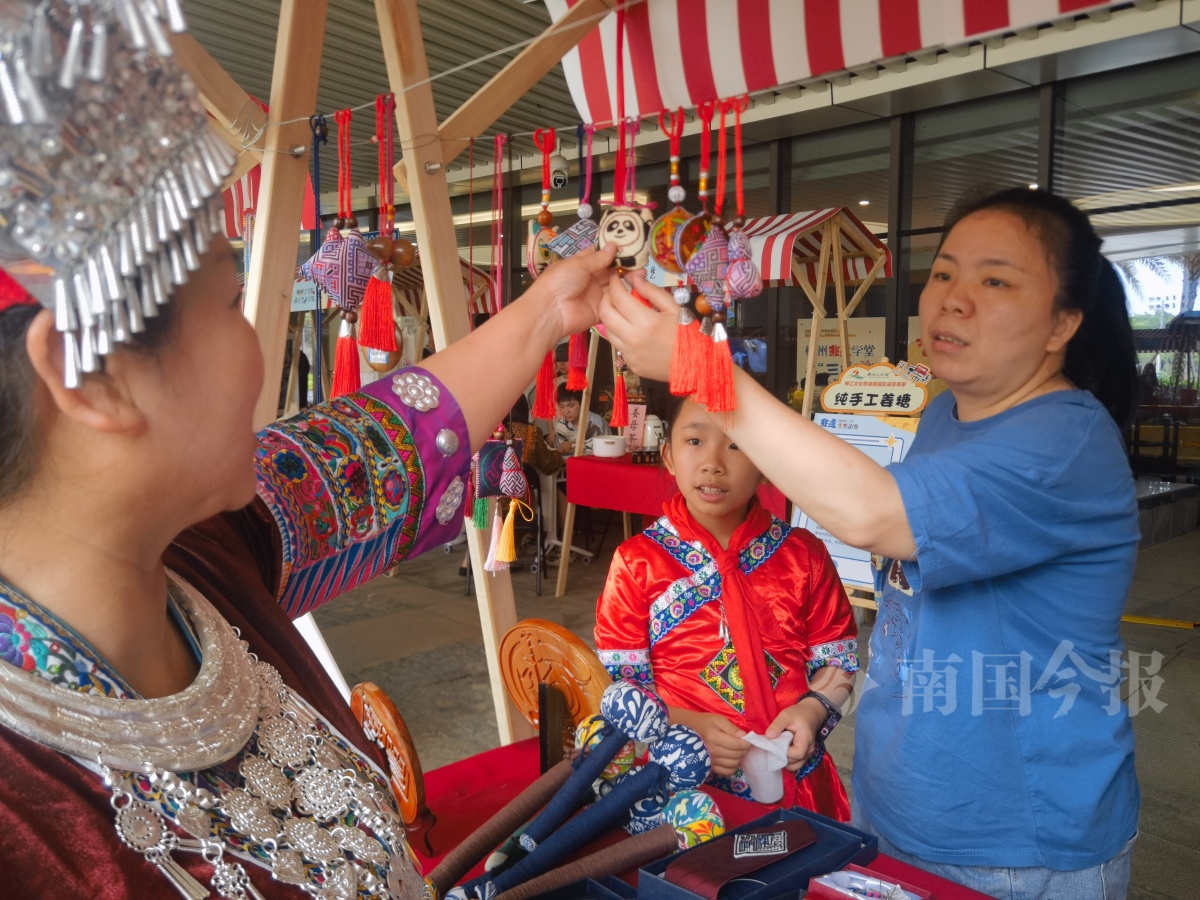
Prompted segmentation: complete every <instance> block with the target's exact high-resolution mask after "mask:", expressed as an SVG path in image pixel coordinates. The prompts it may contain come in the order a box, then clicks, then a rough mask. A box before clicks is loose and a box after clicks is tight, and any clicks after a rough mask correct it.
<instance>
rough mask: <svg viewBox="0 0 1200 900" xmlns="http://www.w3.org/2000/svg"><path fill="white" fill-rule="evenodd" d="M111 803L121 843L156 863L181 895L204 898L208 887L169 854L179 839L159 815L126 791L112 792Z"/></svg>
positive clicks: (192, 898) (178, 843) (189, 899)
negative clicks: (115, 813) (115, 809)
mask: <svg viewBox="0 0 1200 900" xmlns="http://www.w3.org/2000/svg"><path fill="white" fill-rule="evenodd" d="M126 800H127V801H128V802H126V803H125V805H124V806H120V805H119V804H120V803H122V802H124V801H126ZM113 805H114V807H116V808H117V835H118V837H120V838H121V841H122V843H124V844H125V845H126V846H128V847H130V848H132V849H134V850H136V851H137V852H138V853H140V854H142V856H143V857H145V859H146V861H147V862H149V863H151V864H153V865H155V866H157V867H158V869H159V870H160V871H161V872H162V873H163V874H164V875H166V876H167V878H168V879H169V880H170V882H171V884H172V886H173V887H174V888H175V890H176V891H178V892H179V895H180V896H181V897H184V898H186V900H204V898H205V897H208V896H209V891H208V888H206V887H205V886H204V885H202V884H201V883H200V882H199V881H197V880H196V879H195V878H193V877H192V876H191V875H190V874H189V873H188V871H187V870H186V869H185V868H183V866H181V865H179V863H178V862H176V861H175V858H174V857H172V856H171V851H172V850H174V849H175V848H176V847H178V846H179V845H180V840H179V837H178V836H177V835H176V834H175V833H174V832H173V831H171V830H170V829H168V828H167V823H166V822H165V821H163V817H162V816H160V815H159V814H158V813H157V812H155V811H154V810H153V809H151V808H150V807H148V806H146V805H145V804H143V803H138V802H137V801H134V800H133V799H132V798H131V797H130V795H129V794H114V795H113ZM197 849H199V845H198V844H197Z"/></svg>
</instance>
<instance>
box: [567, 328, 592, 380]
mask: <svg viewBox="0 0 1200 900" xmlns="http://www.w3.org/2000/svg"><path fill="white" fill-rule="evenodd" d="M569 350H570V352H569V355H568V357H567V366H568V368H567V390H568V391H582V390H584V389H586V388H587V358H588V348H587V335H586V334H573V335H571V342H570V345H569Z"/></svg>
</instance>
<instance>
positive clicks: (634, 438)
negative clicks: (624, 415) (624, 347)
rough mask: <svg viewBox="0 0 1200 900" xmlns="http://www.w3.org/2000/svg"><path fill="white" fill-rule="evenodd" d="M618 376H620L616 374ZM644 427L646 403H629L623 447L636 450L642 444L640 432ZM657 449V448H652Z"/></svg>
mask: <svg viewBox="0 0 1200 900" xmlns="http://www.w3.org/2000/svg"><path fill="white" fill-rule="evenodd" d="M617 377H618V378H619V377H620V376H617ZM645 429H646V404H645V403H630V404H629V424H628V425H626V426H625V448H626V449H627V450H636V449H638V448H640V447H641V446H642V433H643V432H644V431H645ZM654 449H657V448H654Z"/></svg>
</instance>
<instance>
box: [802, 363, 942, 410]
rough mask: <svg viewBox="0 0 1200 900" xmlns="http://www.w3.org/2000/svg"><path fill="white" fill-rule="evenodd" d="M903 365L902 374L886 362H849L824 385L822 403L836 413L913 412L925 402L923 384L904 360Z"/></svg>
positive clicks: (923, 406)
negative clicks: (862, 364)
mask: <svg viewBox="0 0 1200 900" xmlns="http://www.w3.org/2000/svg"><path fill="white" fill-rule="evenodd" d="M905 367H906V369H905V371H906V374H901V373H900V371H899V370H898V369H897V368H896V366H893V365H890V364H889V363H876V364H875V365H873V366H870V367H869V368H868V367H867V366H851V367H850V368H849V369H847V370H846V371H845V372H843V373H842V374H841V376H840V377H839V378H838V380H837V381H835V382H834V383H833V384H831V385H829V387H827V388H825V390H824V391H823V392H822V394H821V405H822V406H823V407H824V408H825V409H826V411H828V412H835V413H868V414H870V415H876V416H915V415H916V414H917V413H919V412H920V411H921V410H922V409H924V408H925V404H926V402H927V396H926V391H925V385H924V384H922V383H919V382H917V381H915V380H914V377H916V373H913V372H908V369H909V368H910V367H909V366H908V364H907V363H905ZM923 374H924V375H927V374H928V373H927V372H926V373H923Z"/></svg>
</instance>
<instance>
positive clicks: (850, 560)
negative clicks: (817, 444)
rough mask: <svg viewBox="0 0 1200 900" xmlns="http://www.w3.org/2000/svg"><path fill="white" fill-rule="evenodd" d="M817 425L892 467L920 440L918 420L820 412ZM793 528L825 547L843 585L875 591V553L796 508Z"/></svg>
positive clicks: (873, 458)
mask: <svg viewBox="0 0 1200 900" xmlns="http://www.w3.org/2000/svg"><path fill="white" fill-rule="evenodd" d="M814 421H815V422H816V424H817V425H819V426H820V427H822V428H824V429H825V430H826V431H828V432H830V433H831V434H833V435H836V436H837V437H839V438H841V439H842V440H843V441H845V442H846V443H847V444H849V445H850V446H852V447H855V448H857V449H858V450H861V451H862V452H863V453H865V454H866V455H867V456H869V457H870V458H871V459H872V460H873V461H874V462H876V463H878V464H879V465H881V466H888V465H891V464H892V463H894V462H900V461H901V460H902V459H904V454H905V453H907V452H908V448H909V447H910V446H911V445H912V441H913V438H914V437H916V433H915V428H916V424H917V422H916V420H915V419H909V420H905V419H891V418H877V417H875V416H845V415H835V414H832V413H817V415H816V418H815V419H814ZM792 525H795V526H799V527H800V528H807V529H808V530H809V531H811V532H812V533H813V534H815V535H816V536H817V537H818V538H820V539H821V541H822V543H824V544H825V547H826V549H827V550H828V551H829V555H830V556H832V557H833V564H834V565H835V566H836V567H837V571H838V575H839V576H840V577H841V579H842V582H843V583H845V584H847V585H850V586H853V587H861V588H865V589H867V590H872V589H873V588H874V576H873V574H872V570H871V554H870V553H868V552H867V551H866V550H860V549H859V548H858V547H851V546H849V545H848V544H843V543H842V542H841V541H839V540H838V539H837V538H835V537H834V536H833V535H832V534H830V533H829V532H828V531H826V530H825V529H824V528H822V527H821V526H820V525H819V524H818V523H817V522H814V521H813V520H812V519H811V518H809V517H808V515H807V514H805V512H804V511H803V510H802V509H800V507H798V506H797V507H796V509H795V511H794V512H793V513H792Z"/></svg>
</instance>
